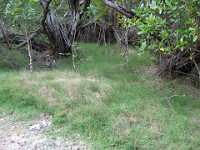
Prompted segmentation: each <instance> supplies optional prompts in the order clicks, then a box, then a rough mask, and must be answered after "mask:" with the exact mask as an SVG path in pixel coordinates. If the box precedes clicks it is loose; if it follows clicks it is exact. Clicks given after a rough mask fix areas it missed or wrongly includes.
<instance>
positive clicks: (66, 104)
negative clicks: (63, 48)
mask: <svg viewBox="0 0 200 150" xmlns="http://www.w3.org/2000/svg"><path fill="white" fill-rule="evenodd" d="M77 47H78V53H79V54H80V57H81V62H80V61H78V60H77V62H76V70H73V69H72V65H71V61H70V60H62V63H60V65H59V68H57V69H54V70H43V71H42V70H40V71H36V72H34V73H33V74H30V73H29V72H28V71H26V70H23V69H22V70H20V71H14V70H12V71H5V69H4V71H1V72H0V108H1V109H0V111H1V112H2V111H4V112H6V113H9V112H13V111H14V112H16V113H17V114H18V115H19V116H20V117H19V118H20V119H25V118H26V119H27V118H32V117H34V116H37V115H38V114H39V113H45V114H49V115H52V118H53V124H54V128H56V129H59V130H56V132H55V130H51V129H49V130H47V131H46V134H47V135H49V136H51V137H55V136H64V137H69V136H73V135H75V134H79V135H80V136H81V138H82V139H83V141H84V142H86V143H87V144H88V145H89V146H90V147H91V149H95V150H96V149H99V150H102V149H105V150H106V149H107V150H109V149H124V150H125V149H126V150H129V149H130V150H133V149H180V150H183V149H198V147H200V141H199V139H200V130H199V127H200V101H199V100H200V99H199V97H198V92H199V91H198V90H197V89H195V88H193V87H191V86H190V85H187V82H186V83H184V82H183V81H181V80H180V81H175V80H174V81H170V80H167V79H161V78H160V77H157V76H156V75H155V74H154V73H155V67H153V63H152V62H151V61H150V59H149V57H150V55H149V54H146V53H143V54H138V53H137V52H135V51H134V50H131V49H130V54H129V61H128V62H127V60H126V59H124V58H123V57H122V56H123V51H122V50H121V49H120V48H119V47H117V46H115V45H111V46H107V47H104V46H98V45H96V44H86V43H84V44H78V46H77ZM24 112H25V114H26V115H23V116H21V114H24Z"/></svg>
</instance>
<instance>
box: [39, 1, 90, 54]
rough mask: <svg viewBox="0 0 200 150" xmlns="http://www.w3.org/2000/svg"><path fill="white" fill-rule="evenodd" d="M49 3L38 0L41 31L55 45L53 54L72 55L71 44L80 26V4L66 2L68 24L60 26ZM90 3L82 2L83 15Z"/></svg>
mask: <svg viewBox="0 0 200 150" xmlns="http://www.w3.org/2000/svg"><path fill="white" fill-rule="evenodd" d="M51 1H52V0H40V4H41V5H42V7H43V10H44V16H43V19H42V26H43V30H44V32H45V34H46V35H47V36H48V38H49V40H50V41H51V42H52V43H53V44H54V45H55V49H54V52H53V53H54V54H59V53H72V55H73V43H74V40H75V38H76V33H77V29H78V28H79V26H80V18H81V15H80V12H81V10H80V5H81V4H82V3H81V2H80V1H79V0H68V4H69V11H68V15H67V17H68V22H65V23H64V24H61V23H59V22H58V19H57V17H56V12H55V10H54V9H53V7H52V6H51ZM90 2H91V0H85V1H83V4H84V7H83V11H82V12H83V13H84V12H85V11H86V10H87V7H88V6H89V5H90ZM83 13H82V14H83Z"/></svg>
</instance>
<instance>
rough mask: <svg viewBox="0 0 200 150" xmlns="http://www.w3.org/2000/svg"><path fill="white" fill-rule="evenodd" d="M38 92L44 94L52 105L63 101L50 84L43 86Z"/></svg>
mask: <svg viewBox="0 0 200 150" xmlns="http://www.w3.org/2000/svg"><path fill="white" fill-rule="evenodd" d="M38 94H39V95H40V96H42V97H43V98H44V99H45V100H47V101H48V102H50V105H59V104H61V101H60V100H59V98H58V96H57V93H56V90H55V89H53V88H52V87H50V86H43V87H41V88H40V89H39V90H38Z"/></svg>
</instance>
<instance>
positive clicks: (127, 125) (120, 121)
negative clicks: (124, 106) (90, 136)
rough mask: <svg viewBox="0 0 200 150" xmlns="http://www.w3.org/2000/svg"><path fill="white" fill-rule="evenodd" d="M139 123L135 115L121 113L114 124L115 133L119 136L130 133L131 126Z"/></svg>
mask: <svg viewBox="0 0 200 150" xmlns="http://www.w3.org/2000/svg"><path fill="white" fill-rule="evenodd" d="M138 123H139V121H138V119H137V118H136V117H135V116H134V115H120V116H119V117H118V118H117V119H116V121H115V122H114V123H113V124H112V127H113V129H114V132H115V134H116V135H117V136H118V137H121V136H123V135H129V133H130V130H131V128H132V127H133V126H134V125H137V124H138Z"/></svg>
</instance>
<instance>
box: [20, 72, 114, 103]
mask: <svg viewBox="0 0 200 150" xmlns="http://www.w3.org/2000/svg"><path fill="white" fill-rule="evenodd" d="M18 81H19V84H23V85H24V86H25V87H26V88H27V89H29V90H34V91H36V94H37V95H39V96H40V97H42V98H44V99H46V100H47V101H49V102H50V104H52V105H56V104H62V103H65V102H66V101H67V100H80V99H81V100H84V101H85V102H87V103H88V102H89V103H92V104H94V105H99V104H102V100H103V99H105V98H106V96H107V95H108V93H109V91H110V90H111V89H112V88H111V85H110V84H108V83H107V80H106V79H105V80H101V79H99V78H97V77H96V76H93V75H88V76H86V77H84V76H81V75H80V74H78V73H74V72H61V71H44V72H35V73H33V74H30V73H29V72H22V73H21V74H20V76H19V79H18Z"/></svg>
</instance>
